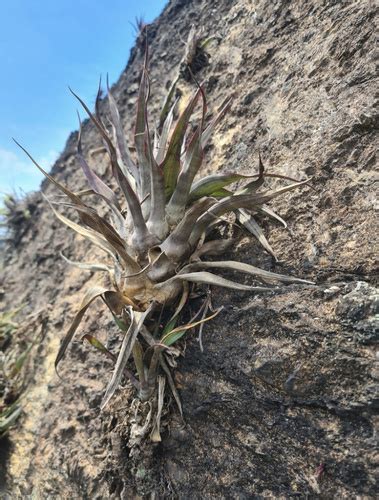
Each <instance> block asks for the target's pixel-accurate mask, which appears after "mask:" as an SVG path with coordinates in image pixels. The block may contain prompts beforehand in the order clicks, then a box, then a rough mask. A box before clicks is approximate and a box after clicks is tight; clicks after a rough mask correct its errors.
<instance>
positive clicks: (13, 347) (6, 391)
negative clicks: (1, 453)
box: [0, 310, 32, 437]
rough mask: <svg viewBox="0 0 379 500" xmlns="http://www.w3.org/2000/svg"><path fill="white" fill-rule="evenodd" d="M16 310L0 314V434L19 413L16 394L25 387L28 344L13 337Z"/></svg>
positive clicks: (7, 428) (18, 401)
mask: <svg viewBox="0 0 379 500" xmlns="http://www.w3.org/2000/svg"><path fill="white" fill-rule="evenodd" d="M18 311H19V310H13V311H9V312H3V313H1V314H0V437H1V436H3V435H4V434H6V433H7V432H8V430H9V429H10V427H12V425H14V423H15V422H16V420H17V418H18V417H19V415H20V414H21V404H20V398H21V395H22V393H23V391H24V389H25V380H26V378H25V367H26V361H27V359H28V355H29V353H30V350H31V346H32V344H30V345H29V346H27V347H25V344H24V342H23V341H22V339H20V338H19V339H18V338H17V330H18V328H19V325H18V323H16V322H15V321H14V316H15V315H16V313H17V312H18Z"/></svg>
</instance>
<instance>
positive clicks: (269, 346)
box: [1, 0, 379, 499]
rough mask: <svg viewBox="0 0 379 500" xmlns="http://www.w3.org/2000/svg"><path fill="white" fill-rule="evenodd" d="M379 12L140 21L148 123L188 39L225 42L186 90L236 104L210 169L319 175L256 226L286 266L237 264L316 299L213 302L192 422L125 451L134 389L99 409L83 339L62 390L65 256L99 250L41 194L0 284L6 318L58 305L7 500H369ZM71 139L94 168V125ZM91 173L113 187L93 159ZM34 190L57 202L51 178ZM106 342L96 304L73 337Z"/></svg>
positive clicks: (332, 7)
mask: <svg viewBox="0 0 379 500" xmlns="http://www.w3.org/2000/svg"><path fill="white" fill-rule="evenodd" d="M376 12H377V8H376V7H375V5H374V2H370V1H365V0H363V1H360V2H354V1H338V2H336V1H330V0H328V1H327V0H325V1H321V0H320V1H316V0H313V1H310V2H299V1H298V2H296V1H295V2H290V1H286V0H280V1H277V2H270V1H268V0H258V1H256V2H252V1H249V0H236V1H235V2H229V1H227V0H213V1H210V0H207V1H201V0H191V1H181V0H176V1H172V2H170V3H169V4H168V5H167V7H166V9H165V11H164V12H163V13H162V15H161V16H160V17H159V18H158V20H157V21H156V22H154V23H153V24H152V25H151V26H150V29H149V42H150V47H151V80H152V94H153V99H152V109H153V111H156V110H157V109H158V106H159V104H160V102H161V99H162V97H163V95H164V92H165V88H167V87H168V86H169V83H170V81H171V80H172V79H173V77H174V74H175V71H176V67H177V65H178V63H179V62H180V58H181V55H182V41H181V40H182V39H185V38H186V36H187V33H188V31H189V28H190V25H191V24H195V25H196V26H199V27H201V28H202V29H203V30H204V32H205V33H206V34H208V35H210V36H211V35H215V36H216V37H217V39H216V40H214V41H213V42H212V43H211V44H210V45H209V46H208V47H207V52H208V53H209V60H208V62H207V65H206V66H204V67H203V68H202V69H199V70H198V73H197V78H198V79H199V80H204V81H205V82H206V86H207V92H208V97H209V108H210V109H215V108H216V107H217V106H218V105H219V104H220V103H221V102H222V101H223V99H224V98H225V97H227V96H230V95H232V94H233V95H234V103H233V107H232V111H231V113H230V114H229V115H228V116H227V117H226V118H225V120H224V122H223V124H222V125H221V126H220V127H219V128H218V130H217V133H216V134H215V136H214V138H213V142H212V144H211V146H210V147H209V148H208V151H207V162H206V170H207V171H214V172H216V171H217V172H222V171H228V170H233V169H235V170H237V171H238V172H240V173H245V174H250V173H252V172H255V171H256V166H257V156H258V151H260V152H261V154H262V156H263V158H264V160H265V163H266V165H267V168H268V170H269V171H272V172H274V171H275V172H276V173H281V174H284V175H291V176H295V177H305V176H312V177H313V181H312V188H313V189H308V190H306V191H303V192H296V193H293V194H292V193H291V194H289V195H288V196H286V197H284V198H282V199H280V200H278V201H277V202H276V204H275V209H276V211H277V212H278V213H280V214H281V216H282V217H283V218H284V219H285V220H286V221H287V223H288V226H289V230H287V231H286V230H285V229H284V228H282V227H280V226H279V225H276V224H275V223H272V222H269V221H265V220H263V219H262V221H261V222H262V225H263V226H264V227H265V231H266V234H267V235H268V237H269V240H270V243H271V245H272V246H273V248H274V249H275V251H276V252H277V254H278V256H279V259H280V262H279V263H276V264H275V263H274V262H273V260H272V258H271V257H270V256H269V255H267V254H265V253H264V251H263V250H262V249H261V247H259V245H258V244H256V243H255V242H253V241H247V240H244V241H242V242H241V244H240V245H239V247H238V249H237V250H236V251H235V252H234V255H233V257H234V258H238V259H240V260H241V261H243V262H248V263H253V264H256V265H259V266H262V267H264V268H265V269H267V270H277V271H282V272H285V273H290V274H294V275H297V276H301V277H304V278H308V279H312V280H314V281H315V282H316V286H306V287H304V286H299V285H291V286H287V287H286V288H284V289H282V290H281V291H280V292H278V293H276V294H271V295H266V296H264V297H263V296H259V295H255V296H252V295H249V294H243V293H238V292H232V293H231V292H225V291H220V290H215V291H214V292H213V300H214V303H215V305H217V306H219V305H223V306H224V308H225V309H224V312H223V313H222V314H221V315H219V316H218V317H217V318H216V319H215V320H214V321H213V322H212V323H210V324H207V325H206V327H205V328H204V333H203V343H204V353H201V352H200V349H199V345H198V343H197V341H196V338H195V337H191V336H190V337H189V338H188V340H187V344H186V350H185V356H184V357H182V358H181V359H180V360H179V366H178V371H177V374H176V381H177V384H178V387H180V392H181V396H182V399H183V407H184V413H185V421H186V426H185V427H183V426H182V424H181V423H180V422H179V420H178V418H177V415H176V414H175V409H174V407H172V411H171V412H170V413H169V414H167V415H165V417H164V421H165V431H164V440H163V442H162V444H160V445H158V446H155V447H151V446H148V445H146V446H145V447H143V448H141V449H140V450H139V452H138V453H134V454H133V456H130V450H128V449H127V444H126V443H127V439H128V433H129V432H130V425H129V423H128V422H129V419H130V418H131V409H130V402H131V400H132V394H131V393H130V390H129V389H127V388H125V389H123V390H122V391H119V395H118V397H117V398H116V400H115V402H114V405H113V407H112V408H111V409H110V410H109V411H108V412H105V413H103V414H100V413H99V403H100V401H101V396H102V393H103V390H104V387H105V384H106V381H107V380H108V377H109V372H110V369H111V367H110V365H109V364H107V362H105V361H103V360H102V359H99V358H98V356H96V355H95V354H94V353H93V352H92V351H90V350H88V349H87V348H85V347H84V346H82V345H81V343H80V342H78V343H75V344H74V345H73V347H72V349H71V351H70V355H69V356H67V359H66V360H65V363H63V364H62V368H61V375H62V378H63V380H59V379H58V378H57V377H56V376H55V375H54V370H53V366H52V365H53V359H54V356H55V353H56V350H57V348H58V345H59V339H60V338H61V337H62V334H63V331H64V330H65V329H66V328H67V326H68V324H69V322H70V320H71V318H72V316H73V314H74V311H75V309H76V307H77V304H78V301H79V300H80V299H79V297H80V296H81V293H82V291H83V289H84V288H85V287H86V286H88V283H89V282H92V281H93V280H94V279H95V278H94V277H93V276H92V275H91V274H89V273H85V272H82V271H77V270H73V269H71V268H67V266H66V264H65V263H64V262H63V261H62V260H61V259H60V258H59V251H63V250H64V252H65V254H66V255H67V256H68V257H71V258H74V259H75V260H80V259H82V258H83V257H84V256H86V260H87V261H88V260H91V259H90V258H91V256H92V255H93V249H91V248H89V247H88V246H87V245H86V244H85V243H83V242H82V241H81V240H80V239H79V238H77V237H76V236H74V235H73V234H72V233H70V232H69V230H68V229H66V228H64V227H62V226H61V225H60V223H59V222H58V221H56V220H55V219H54V218H53V216H52V214H51V212H50V211H49V209H48V207H47V206H46V204H45V203H43V202H42V199H40V200H39V201H38V204H37V208H36V210H35V212H34V214H33V220H32V223H31V224H30V225H29V226H28V228H27V231H24V232H23V236H22V239H21V242H20V244H19V246H18V248H17V249H16V250H13V251H9V253H8V255H7V260H6V265H5V273H4V277H3V280H2V284H1V288H4V289H6V290H7V291H10V292H9V293H7V294H6V298H5V300H7V301H8V302H9V303H11V304H12V303H14V302H16V303H20V302H26V303H27V304H28V308H29V309H30V310H37V309H40V308H43V307H45V306H46V304H52V305H53V307H52V311H51V312H50V329H49V334H48V335H47V337H46V342H45V343H44V344H43V345H41V346H40V348H39V356H40V358H41V363H40V366H39V369H38V370H37V373H36V374H35V376H34V379H35V382H34V385H33V386H32V387H31V389H30V391H29V394H28V399H27V411H26V413H25V416H24V417H23V419H22V421H21V426H20V428H19V429H18V431H17V432H15V433H14V434H12V436H11V442H10V445H9V446H8V447H4V448H3V449H4V450H6V449H7V450H8V454H7V456H6V459H7V460H6V461H4V460H3V461H2V462H4V463H5V464H6V467H7V470H8V482H7V489H8V491H10V492H11V493H10V495H11V497H12V498H16V497H18V496H19V497H20V498H25V497H26V496H27V495H30V494H31V493H33V494H34V495H36V498H91V499H92V498H99V499H100V498H141V497H142V496H143V495H153V496H152V497H151V498H166V497H167V498H170V497H172V498H186V499H187V498H188V499H190V498H191V499H192V498H193V499H197V498H238V499H245V498H246V499H247V498H249V499H250V498H291V497H295V496H296V497H300V498H304V497H307V496H308V497H311V498H374V497H375V492H377V488H376V477H375V467H376V466H377V465H378V455H377V454H376V452H375V439H376V436H377V431H376V428H375V425H376V424H377V410H378V391H377V387H378V377H379V375H378V369H377V367H376V364H375V363H377V357H376V350H375V341H376V340H377V337H376V335H377V319H375V314H376V313H377V311H376V310H375V308H377V301H378V298H377V297H378V296H377V291H376V289H375V283H376V274H375V272H376V267H375V266H376V262H375V251H374V242H375V241H374V240H375V238H376V234H377V226H376V220H375V217H374V208H375V191H374V182H375V165H376V156H375V155H376V150H377V146H378V127H379V113H378V107H377V103H378V101H377V94H376V92H377V80H376V73H375V62H374V55H373V53H374V51H373V48H374V41H375V36H374V35H375V29H374V18H375V15H376ZM142 46H143V44H142V41H141V40H137V43H136V47H135V48H134V49H133V51H132V53H131V55H130V60H129V63H128V66H127V68H126V70H125V71H124V72H123V73H122V75H121V77H120V79H119V82H118V83H117V84H116V86H115V87H114V94H115V96H116V98H117V101H118V103H119V105H120V107H121V114H122V118H123V120H124V123H125V130H126V132H127V133H130V132H131V127H132V121H133V120H132V119H131V117H133V110H134V106H135V102H136V98H137V90H138V78H139V71H140V68H141V63H142ZM94 86H95V82H94ZM179 87H180V89H181V91H182V93H183V94H184V95H188V94H189V93H190V92H191V91H192V90H193V88H194V87H193V85H192V84H191V83H189V82H186V81H184V80H181V81H180V82H179ZM106 109H107V107H106V102H105V101H104V103H102V111H103V112H106ZM75 140H76V133H73V134H71V136H70V137H69V139H68V141H67V145H66V148H65V150H64V152H63V153H62V155H61V157H60V158H59V160H58V161H57V163H56V164H55V166H54V168H53V174H54V175H55V176H56V177H57V178H58V179H59V180H61V181H64V182H66V183H67V184H68V185H69V186H71V187H74V186H75V188H76V189H79V188H81V187H84V186H85V182H84V179H83V176H82V174H81V172H80V170H79V165H78V164H77V162H76V159H75V155H74V152H75ZM83 143H84V149H85V153H86V154H88V152H89V151H90V150H91V149H93V148H96V147H98V146H100V145H101V143H100V139H99V137H98V136H97V134H96V132H95V131H94V129H93V127H92V125H91V124H90V123H88V122H87V123H86V124H85V127H84V134H83ZM96 163H97V171H98V172H100V173H101V174H103V175H105V176H107V175H109V167H108V164H107V160H106V158H105V156H103V155H101V154H99V155H98V156H97V160H96ZM42 189H43V191H44V192H45V193H47V194H49V195H50V196H52V195H53V194H56V191H55V189H54V188H53V187H51V186H49V185H47V183H44V184H43V188H42ZM26 312H27V311H26ZM99 328H100V329H104V330H105V329H109V328H111V327H110V318H108V317H107V316H106V313H105V311H104V310H103V309H101V308H100V306H99V309H98V310H97V311H96V309H95V310H93V312H92V315H91V316H88V317H87V319H86V320H85V322H84V324H83V330H85V331H86V332H88V333H91V332H92V331H99ZM114 335H116V332H114ZM4 453H5V452H4ZM154 495H155V496H154Z"/></svg>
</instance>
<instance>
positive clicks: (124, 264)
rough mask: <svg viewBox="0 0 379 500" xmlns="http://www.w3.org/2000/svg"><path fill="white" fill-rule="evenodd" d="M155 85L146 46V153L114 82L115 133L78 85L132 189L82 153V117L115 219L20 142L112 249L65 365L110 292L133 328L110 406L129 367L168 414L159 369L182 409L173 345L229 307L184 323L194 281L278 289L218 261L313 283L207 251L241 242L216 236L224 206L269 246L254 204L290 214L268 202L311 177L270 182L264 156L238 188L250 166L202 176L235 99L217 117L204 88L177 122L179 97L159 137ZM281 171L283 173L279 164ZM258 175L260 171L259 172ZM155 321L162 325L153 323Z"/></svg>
mask: <svg viewBox="0 0 379 500" xmlns="http://www.w3.org/2000/svg"><path fill="white" fill-rule="evenodd" d="M149 92H150V89H149V79H148V73H147V54H146V57H145V63H144V67H143V70H142V76H141V84H140V91H139V98H138V105H137V117H136V125H135V133H134V139H135V151H136V161H134V159H133V157H132V154H131V152H130V149H129V147H128V144H127V140H126V138H125V135H124V132H123V128H122V123H121V119H120V115H119V112H118V109H117V105H116V102H115V99H114V98H113V96H112V93H111V91H110V89H109V86H108V102H109V110H110V121H111V124H112V133H110V132H109V131H108V130H107V129H106V127H105V125H104V122H103V121H102V119H101V118H100V116H99V114H98V113H97V114H95V115H94V114H93V113H92V112H91V111H90V110H89V108H88V107H87V106H86V104H85V103H84V102H83V101H82V100H81V99H80V97H78V96H77V95H76V94H74V92H72V93H73V94H74V96H75V97H76V98H77V99H78V100H79V102H80V103H81V104H82V106H83V108H84V109H85V110H86V112H87V114H88V115H89V117H90V119H91V120H92V122H93V123H94V125H95V126H96V128H97V130H98V132H99V133H100V135H101V137H102V139H103V142H104V146H105V148H106V151H107V153H108V155H109V158H110V162H111V167H112V174H113V176H114V178H115V180H116V181H117V184H118V186H119V188H120V190H121V192H122V195H123V196H122V199H121V200H120V199H118V198H117V197H116V195H115V193H114V192H113V191H112V190H111V189H110V188H109V187H108V186H107V185H106V184H105V183H104V181H103V180H102V179H100V177H99V176H98V175H97V174H96V173H95V172H94V171H93V170H92V168H91V167H90V166H89V165H88V163H87V161H86V159H85V158H84V155H83V153H82V148H81V127H80V131H79V139H78V158H79V162H80V165H81V167H82V169H83V172H84V175H85V176H86V178H87V181H88V184H89V186H90V188H91V190H92V193H93V194H95V195H97V196H98V197H100V198H101V199H102V200H103V201H105V202H106V203H107V205H108V206H109V212H110V218H111V220H112V223H110V222H109V220H108V218H105V217H101V216H100V215H99V214H98V213H97V212H96V210H95V209H94V208H93V207H91V206H90V205H89V204H87V203H86V202H85V201H84V200H83V197H84V196H81V195H80V194H75V193H73V192H72V191H70V190H69V189H68V188H67V187H65V186H63V185H62V184H61V183H59V182H58V181H57V180H55V179H54V178H52V177H51V176H50V175H49V174H48V173H46V172H45V171H44V170H43V169H42V167H40V166H39V165H38V164H37V163H36V162H35V160H34V159H33V158H32V157H31V156H30V154H29V153H28V152H27V151H26V150H25V149H24V148H23V147H22V146H20V147H21V148H22V149H24V151H25V152H26V154H27V155H28V156H29V157H30V158H31V160H32V161H33V163H34V164H35V165H36V166H37V167H38V168H39V169H40V170H41V171H42V172H43V173H44V175H45V176H46V177H47V178H48V179H49V180H50V181H51V182H52V183H53V184H55V185H56V186H57V187H58V188H59V189H60V190H61V191H63V193H64V194H65V195H66V196H67V197H68V198H69V200H70V202H71V204H70V206H71V207H72V208H74V209H76V210H77V212H78V215H79V218H80V222H81V224H76V223H74V222H72V221H71V220H69V219H68V218H66V217H65V216H63V215H62V214H60V213H59V212H58V211H57V210H56V209H55V208H53V206H52V205H51V208H52V210H53V211H54V213H55V215H56V216H57V217H58V218H59V219H60V220H61V221H62V222H63V223H65V224H66V225H68V226H69V227H71V229H74V231H76V232H78V233H79V234H81V235H82V236H84V237H85V238H87V239H88V240H90V241H91V242H92V243H93V244H94V245H96V246H97V247H98V248H99V249H100V250H102V251H103V252H104V253H105V254H107V257H108V259H107V260H106V262H102V263H95V264H85V265H84V267H85V268H86V269H90V270H93V271H103V272H107V273H108V274H109V275H110V278H111V282H112V283H113V288H112V289H108V288H104V287H94V288H91V289H90V290H88V292H87V294H86V295H85V297H84V298H83V301H82V304H81V306H80V308H79V311H78V313H77V314H76V316H75V318H74V321H73V323H72V325H71V327H70V329H69V331H68V332H67V334H66V336H65V338H64V339H63V342H62V344H61V347H60V349H59V352H58V355H57V358H56V363H55V364H56V366H57V365H58V363H59V362H60V361H61V359H62V358H63V356H64V354H65V352H66V349H67V347H68V345H69V343H70V342H71V340H72V338H73V336H74V334H75V331H76V329H77V328H78V326H79V324H80V321H81V319H82V317H83V315H84V313H85V312H86V310H87V308H88V307H89V306H90V305H91V303H92V302H93V301H94V300H95V299H96V298H98V297H101V298H102V299H103V301H104V302H105V303H106V305H107V306H108V308H109V309H110V311H111V313H112V315H113V316H114V318H115V321H116V322H117V325H118V326H119V327H120V329H121V330H122V331H123V332H124V338H123V342H122V347H121V350H120V352H119V354H118V356H117V360H116V362H115V369H114V372H113V376H112V378H111V381H110V382H109V385H108V387H107V390H106V393H105V397H104V400H103V402H102V407H104V406H105V405H106V404H107V403H108V402H109V400H110V399H111V397H112V395H113V394H114V392H115V390H116V389H117V387H118V385H119V383H120V381H121V379H122V377H123V375H124V374H126V375H127V376H128V377H129V379H130V380H131V382H132V383H133V385H134V386H135V387H136V388H137V389H138V392H139V397H140V399H141V400H142V401H149V400H152V398H153V399H154V397H155V402H156V403H155V407H156V408H158V410H157V411H158V414H159V415H160V413H161V409H162V390H164V382H162V379H161V378H158V375H159V374H160V373H164V374H165V375H166V377H167V382H168V385H169V386H170V388H171V390H172V392H173V395H174V398H175V400H176V402H177V404H178V406H179V409H180V411H181V407H180V400H179V396H178V393H177V390H176V388H175V385H174V382H173V379H172V376H171V373H170V367H172V366H175V363H176V362H175V357H176V356H177V354H178V351H177V349H175V348H173V347H172V345H173V344H174V343H175V342H176V341H177V340H178V339H179V338H181V337H182V336H183V335H184V333H185V332H186V331H187V330H188V329H190V328H192V327H194V326H195V325H197V324H201V323H202V322H204V321H207V320H208V319H211V318H212V317H214V316H215V314H217V312H219V311H216V313H215V314H213V315H211V316H210V317H208V318H206V317H203V318H202V319H201V320H200V321H198V322H196V323H193V322H192V323H191V322H190V323H189V324H186V325H183V326H181V327H177V323H178V321H179V318H180V315H181V312H182V310H184V308H185V305H186V303H187V299H188V295H189V284H191V283H195V284H196V283H203V284H207V285H215V286H222V287H226V288H231V289H235V290H247V291H258V292H261V291H266V290H270V288H269V287H261V286H250V285H242V284H239V283H236V282H234V281H230V280H227V279H225V278H222V277H221V276H218V275H216V274H213V273H211V272H209V271H208V270H209V269H212V268H226V269H232V270H236V271H239V272H242V273H245V274H249V275H252V276H254V277H255V278H257V279H261V280H263V281H264V282H266V283H267V282H269V283H278V282H287V283H295V282H296V283H309V282H306V281H305V280H301V279H298V278H292V277H289V276H284V275H279V274H275V273H272V272H268V271H264V270H261V269H259V268H256V267H254V266H251V265H249V264H244V263H239V262H234V261H227V262H223V261H221V262H207V261H203V260H202V259H203V257H205V256H206V255H207V254H209V255H217V253H218V251H220V253H222V252H223V251H224V249H225V248H226V246H227V245H229V244H230V243H233V242H231V241H228V240H225V239H221V240H220V239H216V240H215V241H212V240H210V239H209V234H210V233H211V232H213V234H214V231H213V230H214V229H215V227H220V226H225V222H223V221H222V216H224V215H225V214H228V213H235V214H236V215H237V217H238V218H239V220H240V222H241V223H242V224H243V225H245V226H246V228H247V229H248V230H249V231H250V232H251V233H252V234H254V235H255V236H256V237H257V238H258V239H259V241H261V243H262V244H263V246H264V247H265V248H266V249H267V250H268V251H269V252H271V253H273V251H272V249H271V247H270V246H269V244H268V242H267V240H266V239H265V238H264V236H263V232H262V230H261V228H260V227H259V226H258V224H257V222H256V221H255V219H254V215H253V214H255V213H257V212H262V213H265V214H267V215H270V216H271V217H274V218H276V219H278V220H280V221H282V222H284V221H283V220H282V219H281V218H280V217H279V216H277V215H276V214H275V213H274V212H273V211H272V210H271V209H270V208H269V207H268V206H267V204H268V203H269V202H270V201H271V200H272V199H274V198H276V197H277V196H279V195H280V194H282V193H285V192H287V191H291V190H293V189H296V188H298V187H300V186H303V185H306V184H307V182H308V180H305V181H295V182H293V183H291V184H289V185H287V186H285V187H282V188H280V189H277V190H265V191H261V188H262V186H263V184H264V181H265V172H264V167H263V163H262V161H261V159H260V158H259V173H258V174H256V175H254V176H250V177H249V179H248V180H249V181H250V182H248V183H247V184H245V186H244V188H243V189H240V190H238V191H233V190H232V189H231V188H230V186H231V185H233V184H234V183H235V182H236V181H246V180H247V176H243V175H240V174H238V173H234V172H231V173H225V174H217V175H210V176H208V177H204V178H201V179H199V180H197V181H195V180H194V179H195V177H196V175H197V174H198V172H199V170H200V168H201V165H202V161H203V156H204V147H205V146H206V144H207V143H208V141H209V139H210V137H211V134H212V132H213V130H214V129H215V127H216V126H217V124H218V123H219V121H220V120H221V118H222V117H223V116H224V115H225V114H226V112H227V111H228V109H229V107H230V104H231V101H230V99H228V100H227V101H226V102H224V104H223V105H222V106H221V108H220V109H219V110H218V113H217V114H216V115H215V117H214V118H213V119H212V120H211V121H208V120H207V119H206V99H205V95H204V90H203V88H202V87H199V88H198V90H197V91H196V92H195V94H194V95H193V96H192V97H191V99H190V100H189V102H188V103H187V106H186V107H185V109H184V111H183V113H182V114H181V115H180V116H179V118H178V120H177V122H176V124H175V126H174V127H172V122H173V116H174V108H175V105H176V103H174V104H173V105H172V106H171V109H170V110H169V112H168V113H167V116H166V117H165V120H164V122H163V123H162V126H161V127H158V130H156V131H155V137H154V141H153V140H152V138H151V134H150V129H149V122H148V116H147V102H148V97H149ZM165 106H167V100H166V103H165ZM198 106H200V108H201V110H202V113H201V118H200V119H199V120H198V122H197V125H196V129H195V131H194V132H193V133H192V135H191V134H190V137H189V140H186V136H187V134H188V133H189V128H190V127H189V122H190V119H191V117H192V116H193V113H194V110H195V109H196V107H198ZM96 109H98V106H96ZM271 176H272V177H275V175H273V174H271ZM251 177H252V178H253V179H254V180H251ZM277 177H281V176H277ZM87 194H88V192H87ZM220 221H221V222H220ZM284 224H285V223H284ZM109 258H111V259H112V260H113V265H112V266H111V265H110V264H109ZM73 264H77V263H73ZM82 266H83V264H82ZM178 300H179V304H178V305H177V307H176V310H175V312H174V313H173V314H172V317H171V319H170V320H169V321H168V322H167V323H166V325H165V326H164V328H163V330H162V329H161V328H160V327H159V318H160V315H161V313H162V309H163V308H166V311H167V309H168V310H169V309H170V307H174V306H175V304H176V303H177V301H178ZM149 319H150V321H148V320H149ZM151 319H152V320H153V321H151ZM151 325H155V327H154V328H152V327H151ZM157 325H158V326H157ZM86 339H87V340H88V342H90V343H91V344H92V345H93V346H94V347H96V348H97V349H99V350H100V351H102V352H103V353H105V354H107V355H108V357H110V358H112V357H114V355H113V354H112V353H109V352H107V349H106V348H105V346H103V345H102V344H101V343H100V342H99V341H98V340H97V339H95V338H94V337H91V336H87V337H86ZM131 356H133V359H134V364H135V367H136V372H137V374H138V379H136V377H135V376H134V375H133V374H131V373H130V371H128V370H127V369H126V367H127V364H128V362H129V359H130V357H131ZM161 369H162V370H163V372H162V370H161ZM128 373H129V375H128ZM158 380H160V391H159V404H158V403H157V401H158V400H157V381H158ZM162 388H163V389H162ZM157 404H158V407H157V406H156V405H157ZM154 425H155V427H154V428H155V432H154V433H153V435H154V436H155V439H157V429H159V422H158V421H156V422H155V424H154ZM158 434H159V432H158Z"/></svg>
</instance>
